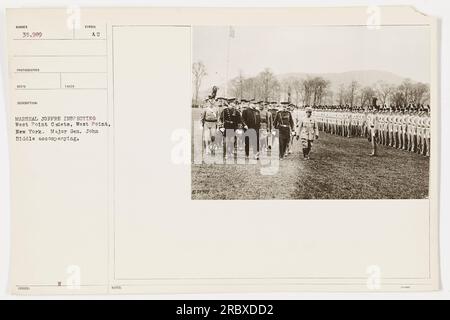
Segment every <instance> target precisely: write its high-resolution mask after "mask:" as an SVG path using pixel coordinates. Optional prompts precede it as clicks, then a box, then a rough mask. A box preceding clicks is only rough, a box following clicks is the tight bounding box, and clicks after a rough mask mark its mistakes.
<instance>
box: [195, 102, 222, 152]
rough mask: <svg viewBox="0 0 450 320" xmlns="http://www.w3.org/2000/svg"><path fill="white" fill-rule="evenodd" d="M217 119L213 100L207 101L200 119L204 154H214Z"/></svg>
mask: <svg viewBox="0 0 450 320" xmlns="http://www.w3.org/2000/svg"><path fill="white" fill-rule="evenodd" d="M218 118H219V115H218V112H217V108H216V106H215V101H214V99H213V98H209V99H207V101H206V106H205V107H204V110H203V112H202V113H201V118H200V121H201V124H202V128H203V150H205V149H206V154H210V153H211V154H214V153H215V149H216V145H215V139H216V130H217V121H218Z"/></svg>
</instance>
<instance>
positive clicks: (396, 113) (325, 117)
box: [201, 97, 431, 159]
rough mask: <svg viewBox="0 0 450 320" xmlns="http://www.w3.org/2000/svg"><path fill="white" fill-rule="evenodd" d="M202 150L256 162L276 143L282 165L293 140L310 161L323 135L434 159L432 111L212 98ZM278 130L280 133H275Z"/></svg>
mask: <svg viewBox="0 0 450 320" xmlns="http://www.w3.org/2000/svg"><path fill="white" fill-rule="evenodd" d="M201 123H202V127H203V139H202V140H203V150H206V153H207V154H208V153H210V154H214V153H215V150H216V149H217V148H218V146H219V145H221V144H222V146H223V155H224V158H230V157H236V154H237V150H243V149H245V156H246V158H249V157H250V149H252V155H253V157H254V158H255V159H259V156H260V152H261V151H270V150H271V149H272V146H274V145H275V142H276V140H278V144H279V156H280V159H283V158H284V157H286V156H287V155H288V154H290V153H291V152H292V144H293V142H294V139H295V138H296V139H301V142H302V148H303V156H304V158H305V159H309V153H310V151H311V147H312V143H313V141H314V140H315V139H317V138H318V135H319V131H322V132H326V133H329V134H333V135H340V136H342V137H349V138H350V137H365V138H368V139H369V141H370V142H371V145H372V153H371V155H376V154H377V144H381V145H384V146H388V147H392V148H397V149H401V150H406V151H409V152H416V153H418V154H421V155H424V156H429V155H430V135H431V131H430V108H429V106H428V105H427V106H424V105H412V104H411V105H409V106H390V107H387V106H386V105H383V106H377V105H373V106H370V107H368V108H362V107H354V106H353V107H350V106H335V105H334V106H326V105H325V106H312V107H310V106H302V107H300V108H297V107H296V106H295V105H293V104H292V103H289V102H281V103H278V102H264V101H259V102H255V101H254V100H245V99H242V100H240V101H238V100H237V99H235V98H220V97H219V98H215V97H214V98H211V97H210V98H208V99H206V100H205V104H204V108H203V111H202V113H201ZM275 129H276V130H275Z"/></svg>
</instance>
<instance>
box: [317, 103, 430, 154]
mask: <svg viewBox="0 0 450 320" xmlns="http://www.w3.org/2000/svg"><path fill="white" fill-rule="evenodd" d="M315 117H316V119H317V121H318V125H319V128H320V130H322V131H324V132H327V133H330V134H335V135H340V136H343V137H368V138H369V141H370V142H371V144H372V153H371V155H376V154H377V149H376V146H377V144H381V145H384V146H388V147H393V148H397V149H401V150H406V151H409V152H415V153H418V154H421V155H424V156H429V155H430V138H431V118H430V107H429V105H422V104H420V105H416V104H410V105H408V106H405V105H404V106H389V107H388V106H386V105H383V106H377V105H373V106H370V107H369V108H367V109H363V108H362V107H349V106H318V107H316V108H315ZM372 138H373V139H372Z"/></svg>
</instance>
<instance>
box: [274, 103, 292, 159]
mask: <svg viewBox="0 0 450 320" xmlns="http://www.w3.org/2000/svg"><path fill="white" fill-rule="evenodd" d="M281 104H282V106H283V109H282V110H281V111H279V112H278V113H277V115H276V118H275V121H274V126H275V128H276V129H278V135H279V152H280V154H279V157H280V160H282V159H283V158H284V157H285V155H286V150H287V147H288V144H289V141H290V138H291V130H294V120H293V118H292V114H291V113H290V112H289V110H288V109H287V105H288V102H282V103H281Z"/></svg>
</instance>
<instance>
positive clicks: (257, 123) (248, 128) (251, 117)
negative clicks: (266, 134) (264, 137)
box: [242, 103, 261, 160]
mask: <svg viewBox="0 0 450 320" xmlns="http://www.w3.org/2000/svg"><path fill="white" fill-rule="evenodd" d="M242 124H243V126H244V131H245V133H244V143H245V158H246V159H248V158H249V156H250V145H251V147H252V149H253V153H254V157H255V159H256V160H259V129H261V114H260V111H259V110H258V109H257V108H256V106H255V104H253V103H251V104H250V107H249V108H247V109H245V110H244V111H243V112H242Z"/></svg>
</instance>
